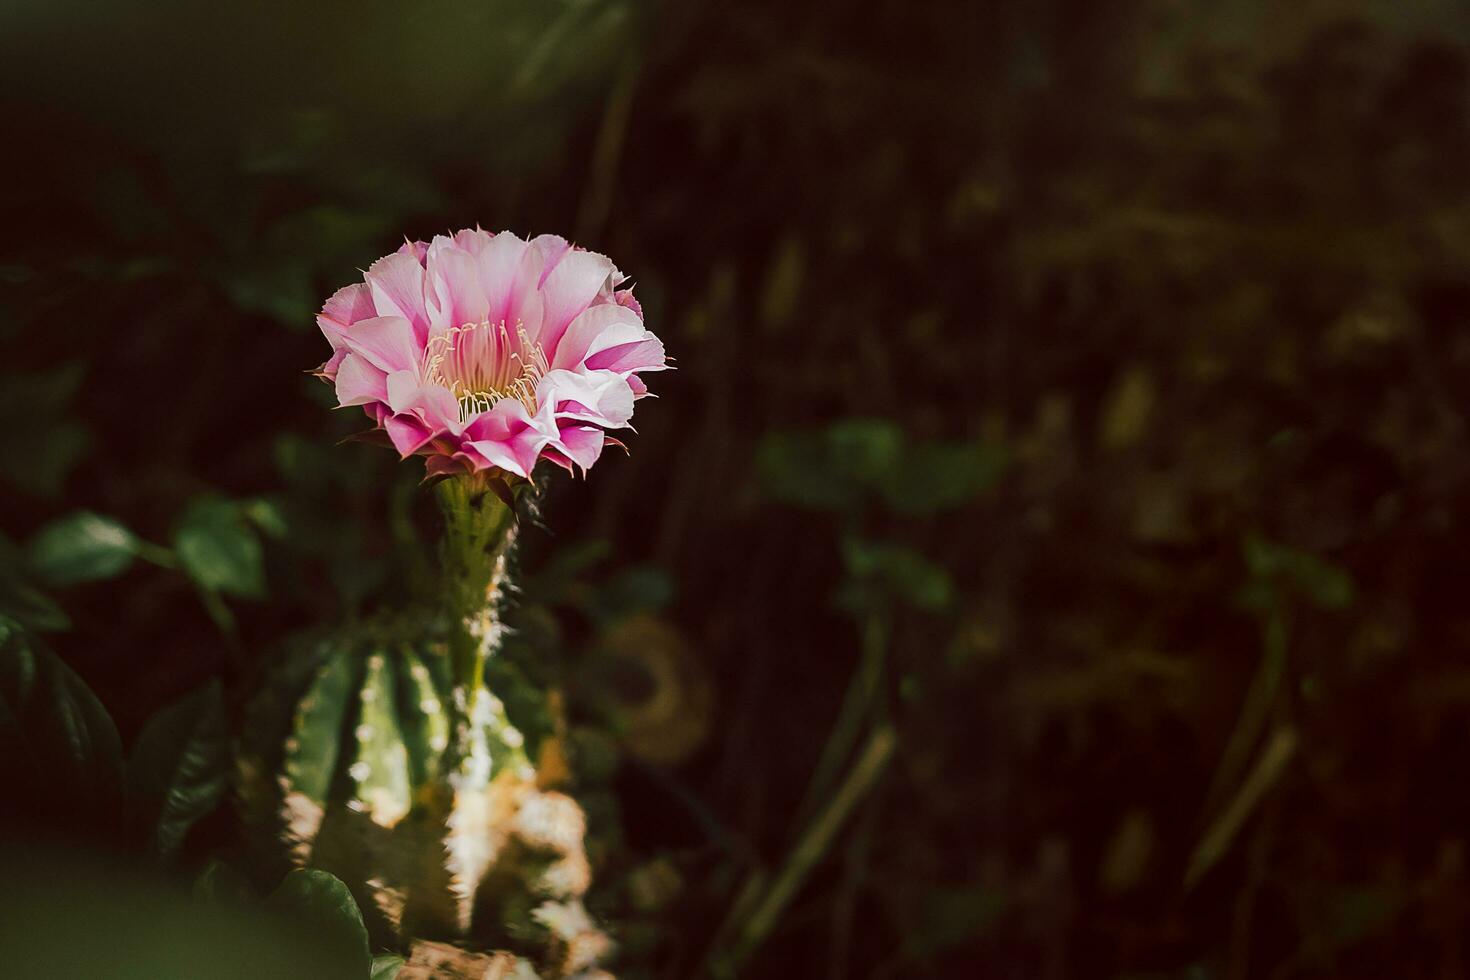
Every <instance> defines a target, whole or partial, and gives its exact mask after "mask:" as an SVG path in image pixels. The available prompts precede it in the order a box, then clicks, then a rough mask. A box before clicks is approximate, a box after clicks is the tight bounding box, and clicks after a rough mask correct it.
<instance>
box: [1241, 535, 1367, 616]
mask: <svg viewBox="0 0 1470 980" xmlns="http://www.w3.org/2000/svg"><path fill="white" fill-rule="evenodd" d="M1241 550H1242V552H1243V553H1244V556H1245V563H1246V569H1247V571H1248V572H1249V573H1250V576H1251V579H1252V581H1251V582H1250V583H1249V584H1248V585H1247V586H1246V589H1245V590H1244V592H1243V594H1242V601H1243V602H1244V603H1245V604H1246V605H1247V606H1249V607H1250V608H1254V609H1265V608H1267V607H1268V606H1269V605H1270V604H1271V603H1272V602H1273V601H1274V600H1279V599H1280V598H1283V596H1282V595H1281V594H1280V593H1279V590H1280V589H1282V588H1283V587H1284V588H1285V589H1286V590H1287V591H1288V592H1294V593H1296V594H1297V595H1299V596H1301V597H1302V598H1304V599H1306V600H1307V601H1308V602H1310V603H1312V604H1314V605H1316V606H1318V607H1320V608H1322V609H1331V610H1337V609H1345V608H1347V607H1348V606H1350V605H1352V602H1353V592H1354V590H1353V580H1352V576H1350V575H1349V574H1348V573H1347V572H1346V571H1345V570H1344V569H1342V568H1340V567H1338V566H1337V565H1334V564H1332V563H1331V562H1328V561H1325V560H1323V559H1321V558H1319V557H1317V556H1316V555H1313V554H1311V553H1309V552H1305V551H1298V550H1296V549H1294V548H1288V547H1286V546H1285V545H1280V544H1277V543H1275V542H1273V541H1268V540H1266V539H1265V538H1262V537H1260V536H1259V535H1254V534H1252V535H1250V536H1249V537H1247V538H1246V539H1245V541H1244V543H1243V545H1242V548H1241Z"/></svg>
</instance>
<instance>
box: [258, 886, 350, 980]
mask: <svg viewBox="0 0 1470 980" xmlns="http://www.w3.org/2000/svg"><path fill="white" fill-rule="evenodd" d="M270 904H271V905H272V906H274V907H275V908H277V909H279V910H280V911H282V912H284V913H286V914H288V915H289V916H291V918H293V919H294V920H296V921H297V922H299V923H303V924H306V925H308V926H309V927H310V928H312V929H313V930H314V931H316V932H317V933H318V934H319V935H320V936H321V937H322V940H323V942H324V943H327V944H330V945H331V946H332V947H333V948H334V949H335V950H336V952H337V955H338V956H339V957H340V959H341V961H342V962H343V963H344V964H347V963H351V964H354V965H359V966H358V969H357V970H356V972H357V974H358V975H359V976H364V975H367V974H368V973H369V971H370V970H371V969H372V968H373V963H372V956H371V954H370V953H369V951H368V934H367V928H366V927H365V926H364V925H363V922H362V912H361V911H359V910H358V907H357V902H356V901H355V900H354V899H353V897H352V892H350V891H348V889H347V886H346V885H344V884H342V882H341V881H340V880H339V879H338V878H336V877H335V876H334V875H331V874H328V873H327V872H325V871H320V870H318V869H315V868H298V869H297V870H295V871H292V872H291V873H290V874H288V875H286V878H285V880H284V881H282V882H281V886H280V887H279V888H277V889H276V890H275V891H274V892H273V893H272V894H271V897H270Z"/></svg>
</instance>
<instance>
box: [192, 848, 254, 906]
mask: <svg viewBox="0 0 1470 980" xmlns="http://www.w3.org/2000/svg"><path fill="white" fill-rule="evenodd" d="M194 898H195V900H197V901H200V902H204V903H206V904H231V903H234V904H241V905H243V904H247V903H248V904H255V903H257V902H258V901H259V899H258V898H257V897H256V895H255V893H254V891H253V890H252V889H251V887H250V881H249V880H248V879H247V878H246V877H245V875H244V874H243V873H242V872H240V871H239V870H237V869H236V868H233V867H231V866H230V865H228V864H226V863H225V862H223V861H221V860H220V859H219V858H210V859H209V862H208V863H207V864H205V865H204V870H203V871H201V872H199V877H197V878H195V879H194Z"/></svg>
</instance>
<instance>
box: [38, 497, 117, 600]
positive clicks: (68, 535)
mask: <svg viewBox="0 0 1470 980" xmlns="http://www.w3.org/2000/svg"><path fill="white" fill-rule="evenodd" d="M137 546H138V539H137V538H136V537H134V535H133V532H132V531H129V530H128V529H127V528H125V527H123V526H122V524H120V523H118V522H117V521H115V520H113V519H112V518H110V517H104V516H102V515H101V514H94V513H93V512H92V511H89V510H83V511H77V512H76V513H75V514H70V515H68V516H66V517H63V518H61V519H60V520H58V521H54V522H52V523H51V524H48V525H46V526H45V527H43V528H42V529H41V530H40V531H39V532H38V533H37V534H36V536H35V537H34V538H33V539H31V544H30V548H29V551H28V559H29V564H30V567H31V569H32V570H33V571H34V572H35V573H36V575H37V576H38V577H39V578H40V579H41V580H42V581H44V582H46V583H48V584H50V585H73V584H75V583H77V582H96V581H100V580H102V579H109V578H115V577H117V576H118V575H121V574H122V573H123V572H125V571H127V570H128V566H130V565H131V564H132V563H133V555H134V554H136V553H137Z"/></svg>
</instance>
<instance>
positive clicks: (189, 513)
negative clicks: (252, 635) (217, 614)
mask: <svg viewBox="0 0 1470 980" xmlns="http://www.w3.org/2000/svg"><path fill="white" fill-rule="evenodd" d="M174 550H175V551H176V552H177V553H178V556H179V561H180V562H182V563H183V566H184V570H185V571H186V572H187V573H188V574H189V577H190V578H192V579H193V580H194V581H195V582H197V583H198V584H199V585H200V586H202V587H203V588H206V589H210V590H213V591H216V592H224V593H227V594H229V595H237V596H244V597H246V598H259V597H260V596H262V595H264V593H265V570H264V561H265V559H264V555H263V554H262V552H261V547H260V539H259V538H257V537H256V536H255V532H254V531H253V530H252V529H251V528H250V526H249V525H248V524H246V522H245V520H244V518H243V516H242V515H241V513H240V508H239V507H237V506H236V505H235V504H232V503H230V502H229V501H227V500H221V499H219V498H217V497H200V498H198V499H196V500H195V501H194V502H193V503H191V504H190V505H189V507H188V509H187V510H185V511H184V515H183V517H182V518H181V519H180V520H179V524H178V527H177V529H176V530H175V531H174Z"/></svg>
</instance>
